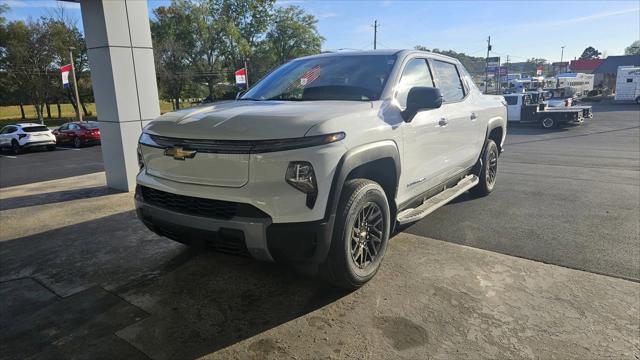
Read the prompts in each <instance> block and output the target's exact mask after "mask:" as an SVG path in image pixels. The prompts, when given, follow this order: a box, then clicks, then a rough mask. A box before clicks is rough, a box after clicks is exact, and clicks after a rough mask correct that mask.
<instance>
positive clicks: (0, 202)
mask: <svg viewBox="0 0 640 360" xmlns="http://www.w3.org/2000/svg"><path fill="white" fill-rule="evenodd" d="M118 193H121V191H118V190H114V189H110V188H108V187H106V186H95V187H89V188H82V189H72V190H63V191H54V192H48V193H38V194H32V195H24V196H16V197H11V198H6V199H5V198H1V197H0V210H11V209H19V208H23V207H28V206H36V205H46V204H54V203H62V202H65V201H72V200H79V199H88V198H96V197H101V196H107V195H112V194H118Z"/></svg>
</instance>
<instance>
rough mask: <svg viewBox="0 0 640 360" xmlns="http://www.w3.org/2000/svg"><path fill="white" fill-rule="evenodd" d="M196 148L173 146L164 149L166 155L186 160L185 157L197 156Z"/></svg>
mask: <svg viewBox="0 0 640 360" xmlns="http://www.w3.org/2000/svg"><path fill="white" fill-rule="evenodd" d="M196 152H197V151H195V150H184V149H183V148H181V147H180V146H174V147H172V148H168V149H166V150H165V151H164V154H165V155H166V156H171V157H173V158H174V159H176V160H184V159H192V158H193V157H194V156H196Z"/></svg>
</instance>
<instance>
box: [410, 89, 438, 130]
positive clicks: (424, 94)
mask: <svg viewBox="0 0 640 360" xmlns="http://www.w3.org/2000/svg"><path fill="white" fill-rule="evenodd" d="M440 106H442V94H441V93H440V89H438V88H433V87H425V86H416V87H412V88H411V90H409V95H407V108H406V109H405V110H404V111H403V112H402V118H403V119H404V121H406V122H411V120H413V117H414V116H415V115H416V114H417V113H418V111H420V110H427V109H437V108H439V107H440Z"/></svg>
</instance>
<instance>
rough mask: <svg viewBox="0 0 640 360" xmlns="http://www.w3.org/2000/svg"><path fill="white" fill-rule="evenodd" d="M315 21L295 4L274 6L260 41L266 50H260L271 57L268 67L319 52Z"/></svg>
mask: <svg viewBox="0 0 640 360" xmlns="http://www.w3.org/2000/svg"><path fill="white" fill-rule="evenodd" d="M317 23H318V20H316V18H315V16H313V15H310V14H307V13H305V11H304V10H303V9H301V8H300V7H298V6H287V7H284V8H278V9H276V11H275V14H274V15H273V22H272V25H271V26H270V27H269V30H268V31H267V33H266V41H265V42H264V45H265V46H266V51H263V53H267V54H268V55H267V54H265V55H266V56H269V55H270V57H271V59H270V60H271V61H270V62H268V63H269V67H273V66H276V65H279V64H283V63H285V62H287V61H289V60H291V59H294V58H297V57H301V56H306V55H312V54H318V53H320V51H321V48H322V42H323V41H324V38H323V37H322V36H320V34H319V33H318V29H317V27H316V24H317Z"/></svg>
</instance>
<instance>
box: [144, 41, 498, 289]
mask: <svg viewBox="0 0 640 360" xmlns="http://www.w3.org/2000/svg"><path fill="white" fill-rule="evenodd" d="M505 135H506V108H505V103H504V99H503V98H502V97H498V96H487V95H483V94H481V93H480V91H479V90H478V89H477V88H476V86H475V85H474V84H473V82H472V80H471V77H470V76H469V75H468V74H467V72H466V71H465V70H464V68H463V67H462V65H461V64H460V62H458V61H457V60H455V59H452V58H449V57H446V56H441V55H437V54H433V53H429V52H421V51H413V50H401V51H392V50H384V51H368V52H353V53H336V54H334V53H328V54H322V55H317V56H310V57H305V58H300V59H296V60H293V61H290V62H288V63H286V64H284V65H282V66H281V67H279V68H278V69H276V70H275V71H273V72H271V73H270V74H269V75H268V76H266V77H265V78H264V79H262V80H261V81H260V82H259V83H257V84H256V85H255V86H254V87H253V88H251V89H250V90H249V91H248V92H247V93H246V94H245V95H244V96H243V97H242V98H240V99H239V100H237V101H230V102H219V103H213V104H210V105H207V106H202V107H198V108H192V109H188V110H181V111H176V112H172V113H168V114H165V115H163V116H161V117H159V118H158V119H156V120H155V121H153V122H151V123H150V124H149V125H148V126H147V127H146V128H145V129H144V133H143V134H142V136H141V137H140V145H139V159H140V173H139V174H138V177H137V183H138V186H137V190H136V204H137V210H138V215H139V217H140V219H141V220H142V221H143V222H144V223H145V224H146V225H147V226H148V227H149V228H150V229H151V230H153V231H155V232H156V233H158V234H160V235H164V236H167V237H169V238H172V239H174V240H177V241H181V242H185V243H194V242H207V243H209V244H210V245H212V246H213V247H214V248H217V249H220V250H224V251H230V252H234V253H241V254H247V255H250V256H253V257H255V258H257V259H261V260H267V261H287V262H303V263H308V262H312V263H318V264H320V265H321V269H323V273H324V274H326V275H327V277H328V278H329V279H331V280H332V281H333V282H334V283H336V284H338V285H340V286H343V287H348V288H355V287H358V286H361V285H362V284H364V283H365V282H367V281H368V280H369V279H371V278H372V277H373V276H374V275H375V273H376V272H377V270H378V268H379V266H380V262H381V261H382V259H383V257H384V254H385V251H386V249H387V243H388V239H389V234H390V233H391V232H392V231H393V229H394V227H396V226H397V225H398V224H406V223H409V222H412V221H416V220H419V219H421V218H423V217H424V216H426V215H427V214H429V213H430V212H432V211H434V210H435V209H437V208H438V207H440V206H442V205H444V204H446V203H447V202H449V201H451V200H452V199H454V198H455V197H456V196H458V195H460V194H462V193H463V192H465V191H467V190H471V191H472V192H473V193H474V194H477V195H487V194H488V193H490V192H491V191H492V190H493V187H494V185H495V180H496V172H497V161H498V155H499V153H500V151H501V150H502V144H503V142H504V138H505Z"/></svg>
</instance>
